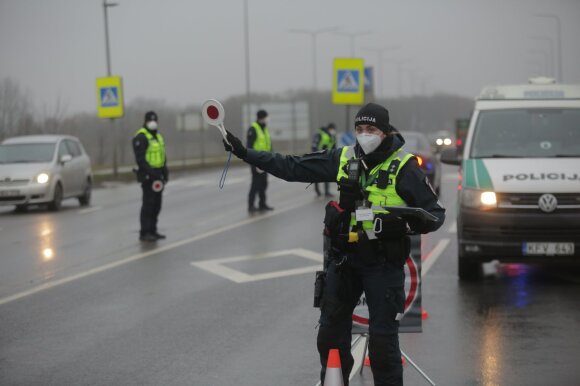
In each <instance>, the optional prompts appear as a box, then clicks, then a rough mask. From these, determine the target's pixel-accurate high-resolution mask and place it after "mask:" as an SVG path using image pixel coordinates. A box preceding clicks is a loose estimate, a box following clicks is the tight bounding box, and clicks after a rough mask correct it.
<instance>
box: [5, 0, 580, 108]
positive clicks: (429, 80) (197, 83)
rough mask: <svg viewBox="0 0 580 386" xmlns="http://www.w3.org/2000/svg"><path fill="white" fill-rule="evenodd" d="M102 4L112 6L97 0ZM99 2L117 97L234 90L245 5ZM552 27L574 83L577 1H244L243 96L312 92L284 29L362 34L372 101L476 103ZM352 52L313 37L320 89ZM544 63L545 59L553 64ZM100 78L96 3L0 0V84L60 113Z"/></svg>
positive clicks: (306, 64)
mask: <svg viewBox="0 0 580 386" xmlns="http://www.w3.org/2000/svg"><path fill="white" fill-rule="evenodd" d="M109 1H111V0H109ZM116 1H117V2H119V6H117V7H112V8H109V33H110V38H111V59H112V70H113V74H115V75H121V76H122V77H123V82H124V92H125V101H126V102H130V101H131V100H133V99H135V98H139V97H144V98H155V99H163V100H165V101H166V102H167V103H170V104H176V105H179V106H186V105H190V104H200V103H202V102H203V101H204V100H205V99H207V98H210V97H213V98H226V97H228V96H231V95H235V94H243V93H245V67H244V63H245V61H244V34H243V33H244V30H243V14H244V13H243V4H244V3H243V0H207V1H201V0H157V1H153V0H116ZM538 13H549V14H555V15H557V16H559V17H560V19H561V22H562V51H563V74H564V81H565V82H566V83H580V45H579V43H578V37H580V0H549V1H548V0H544V1H534V0H481V1H475V0H440V1H435V0H415V1H394V0H391V1H386V0H357V1H355V0H350V1H346V0H285V1H284V0H249V21H250V68H251V76H250V79H251V90H252V91H255V92H283V91H285V90H288V89H299V88H311V87H312V84H313V71H312V67H313V65H312V39H311V37H310V36H308V35H303V34H294V33H290V32H288V30H289V29H319V28H324V27H339V28H340V29H341V30H342V31H345V32H358V31H365V30H372V33H371V34H369V35H365V36H360V37H358V38H356V56H358V57H363V58H364V59H365V62H366V64H367V65H370V66H373V67H374V68H375V71H377V67H378V59H377V53H376V52H370V51H367V50H364V48H367V47H369V48H384V47H389V46H398V47H399V48H398V49H395V50H392V51H389V52H386V53H384V54H383V72H382V74H383V90H384V92H383V94H384V96H389V97H392V96H397V94H398V87H397V85H398V83H397V74H398V72H397V65H396V63H395V62H396V61H403V62H404V68H405V70H406V71H404V72H403V78H402V86H403V87H402V91H403V94H404V95H409V94H410V93H411V80H410V75H409V70H412V71H413V72H414V79H415V81H414V83H415V87H414V91H413V92H414V93H416V94H417V93H420V92H421V91H426V92H427V93H433V92H447V93H454V94H458V95H462V96H467V97H474V96H475V95H477V94H478V93H479V91H480V89H481V88H482V87H483V86H484V85H487V84H497V83H518V82H525V81H526V79H527V78H528V76H530V75H533V74H536V73H538V72H539V71H541V72H545V71H544V69H545V67H546V65H547V64H548V70H550V66H549V65H550V64H551V63H546V55H548V54H549V52H550V51H549V43H548V41H546V40H533V39H531V37H534V36H536V37H544V38H546V37H547V38H550V39H552V41H553V43H554V50H555V49H556V47H557V46H556V25H555V22H554V21H553V20H551V19H547V18H539V17H536V16H534V14H538ZM348 56H350V40H349V38H348V37H345V36H341V35H338V34H334V33H325V34H321V35H319V37H318V39H317V64H318V65H317V77H318V89H319V90H330V89H331V81H332V78H331V77H332V60H333V58H334V57H348ZM555 65H557V63H556V62H555ZM104 75H106V60H105V34H104V18H103V8H102V1H101V0H0V79H3V78H7V77H9V78H12V79H14V80H16V81H17V82H18V83H19V84H20V85H21V87H22V88H23V89H25V90H27V91H28V92H29V93H30V96H31V97H32V99H33V101H34V106H35V107H36V108H37V109H48V110H50V109H52V108H54V106H55V105H56V103H57V101H58V100H59V99H60V102H61V104H62V105H63V106H64V107H65V108H66V112H67V113H68V114H72V113H76V112H89V113H92V112H95V111H96V96H95V95H96V91H95V78H96V77H99V76H104Z"/></svg>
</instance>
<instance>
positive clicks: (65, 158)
mask: <svg viewBox="0 0 580 386" xmlns="http://www.w3.org/2000/svg"><path fill="white" fill-rule="evenodd" d="M70 161H72V155H70V154H64V155H63V156H62V157H60V163H61V164H63V165H64V164H65V163H67V162H70Z"/></svg>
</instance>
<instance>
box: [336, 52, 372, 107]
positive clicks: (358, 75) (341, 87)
mask: <svg viewBox="0 0 580 386" xmlns="http://www.w3.org/2000/svg"><path fill="white" fill-rule="evenodd" d="M364 68H365V66H364V60H363V59H359V58H336V59H334V74H333V77H332V78H333V80H332V103H334V104H340V105H362V104H363V103H364V100H365V89H364V83H365V73H364Z"/></svg>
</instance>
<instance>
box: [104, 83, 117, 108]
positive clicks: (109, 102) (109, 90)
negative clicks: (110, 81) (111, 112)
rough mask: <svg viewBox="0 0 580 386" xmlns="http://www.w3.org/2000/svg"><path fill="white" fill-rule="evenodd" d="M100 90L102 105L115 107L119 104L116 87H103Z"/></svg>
mask: <svg viewBox="0 0 580 386" xmlns="http://www.w3.org/2000/svg"><path fill="white" fill-rule="evenodd" d="M100 92H101V106H102V107H116V106H118V105H119V89H118V88H117V87H103V88H101V89H100Z"/></svg>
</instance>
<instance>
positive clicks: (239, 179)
mask: <svg viewBox="0 0 580 386" xmlns="http://www.w3.org/2000/svg"><path fill="white" fill-rule="evenodd" d="M246 181H248V178H247V177H237V178H226V183H225V185H226V186H227V185H232V184H239V183H240V182H246Z"/></svg>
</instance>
